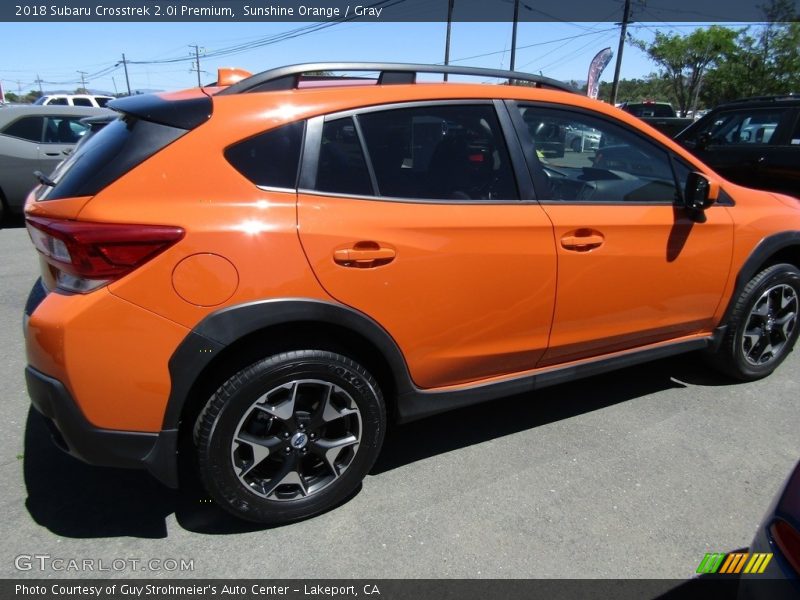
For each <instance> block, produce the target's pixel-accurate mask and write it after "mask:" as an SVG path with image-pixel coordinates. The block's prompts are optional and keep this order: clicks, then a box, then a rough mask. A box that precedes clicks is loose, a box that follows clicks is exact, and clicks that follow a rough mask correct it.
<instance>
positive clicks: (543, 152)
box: [519, 104, 680, 203]
mask: <svg viewBox="0 0 800 600" xmlns="http://www.w3.org/2000/svg"><path fill="white" fill-rule="evenodd" d="M519 110H520V113H521V115H522V120H523V122H524V123H525V127H526V129H527V133H528V134H529V136H528V139H529V140H530V142H528V143H530V144H531V145H532V147H530V148H526V149H525V151H526V153H529V160H531V163H532V164H533V165H535V166H536V170H537V173H536V176H535V184H536V188H537V195H538V196H539V197H540V198H541V199H542V200H564V201H589V202H594V201H597V202H659V203H673V202H675V201H677V200H678V199H679V198H680V195H679V190H678V186H677V185H676V179H675V174H674V171H673V164H672V162H671V161H670V157H669V154H668V153H667V151H666V150H664V149H662V148H660V147H658V146H657V145H655V144H651V143H649V142H647V140H645V139H643V138H642V137H640V136H639V135H637V134H636V133H634V132H632V131H629V130H628V129H627V128H625V127H624V126H622V125H617V124H615V123H612V122H610V121H606V120H605V119H600V118H595V117H593V116H591V115H588V114H585V113H578V112H571V111H566V110H558V109H551V108H541V107H538V106H531V105H524V104H523V105H519Z"/></svg>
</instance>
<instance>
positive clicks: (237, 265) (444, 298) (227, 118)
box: [26, 84, 800, 432]
mask: <svg viewBox="0 0 800 600" xmlns="http://www.w3.org/2000/svg"><path fill="white" fill-rule="evenodd" d="M200 94H201V92H199V91H198V90H190V91H186V92H181V93H175V94H165V95H163V97H164V98H174V99H178V98H192V97H199V95H200ZM494 98H500V99H503V98H507V99H519V100H530V101H539V102H548V103H553V104H561V105H563V106H564V107H579V108H585V109H587V110H591V111H594V112H596V113H602V114H605V115H607V116H608V117H610V118H612V119H615V120H617V121H620V122H623V123H625V124H626V125H628V126H629V127H632V128H634V129H638V130H640V131H643V132H645V133H646V134H647V135H648V136H650V137H651V138H653V139H655V140H657V141H658V142H660V143H661V144H663V145H664V146H665V147H667V148H668V149H669V150H670V151H672V152H674V153H675V154H677V155H679V156H681V157H682V158H683V159H684V160H686V161H687V162H688V163H690V164H692V165H694V166H695V168H696V169H697V170H698V171H701V172H703V173H705V174H706V175H707V176H708V177H709V178H711V179H713V180H715V181H721V185H722V188H723V189H724V190H726V191H727V192H728V193H729V194H730V195H731V196H732V197H733V199H734V200H735V202H736V206H735V208H733V209H728V208H726V207H724V206H715V207H712V208H710V209H709V210H708V211H706V212H707V216H708V220H707V222H706V223H692V222H690V221H689V220H688V219H686V218H684V217H681V216H680V215H679V214H678V211H676V210H674V209H673V207H672V206H652V205H650V206H624V207H622V206H620V207H613V206H609V205H602V204H598V205H587V204H570V203H564V204H563V205H555V204H553V203H548V204H541V205H540V204H538V203H536V202H515V203H512V204H509V203H503V204H488V203H487V204H472V205H469V206H466V205H458V204H453V203H451V202H442V203H429V204H415V203H405V202H380V201H374V200H368V199H352V198H351V199H348V198H332V197H327V196H324V195H318V194H313V195H312V194H301V195H300V196H299V197H298V195H297V194H294V193H289V192H285V193H284V192H276V191H265V190H262V189H259V188H258V187H257V186H255V185H254V184H252V183H251V182H250V181H248V180H247V179H245V178H244V177H243V176H242V175H241V174H239V173H238V172H237V171H236V170H235V169H234V168H233V167H232V166H231V165H230V164H229V163H228V162H227V161H226V160H225V158H224V156H223V153H222V150H223V149H224V148H225V147H227V146H228V145H230V144H233V143H234V142H238V141H240V140H242V139H245V138H247V137H250V136H253V135H256V134H258V133H261V132H263V131H266V130H268V129H271V128H273V127H276V126H278V125H281V124H283V123H287V122H291V121H295V120H298V119H303V118H308V117H312V116H316V115H322V114H329V113H334V112H337V111H341V110H346V109H354V108H359V107H363V106H372V105H380V104H386V103H397V102H413V101H418V100H447V99H494ZM212 100H213V115H212V117H211V118H210V120H209V121H207V122H206V123H204V124H202V125H200V126H199V127H197V128H196V129H195V130H192V131H191V132H190V133H188V134H187V135H185V136H184V137H182V138H180V139H178V140H177V141H175V142H174V143H172V144H170V145H169V146H167V147H165V148H164V149H163V150H161V151H159V152H158V153H156V154H155V155H153V156H152V157H151V158H149V159H148V160H146V161H145V162H144V163H142V164H141V165H139V166H137V167H135V168H134V169H133V170H131V171H130V172H128V173H127V174H125V175H124V176H123V177H121V178H120V179H118V180H117V181H115V182H113V183H111V184H110V185H108V186H107V187H106V188H105V189H103V190H102V191H101V192H99V193H98V194H97V195H96V196H94V197H92V198H88V197H81V198H71V199H64V200H52V201H47V202H36V201H35V200H34V199H33V196H31V197H29V200H28V203H27V207H26V211H27V213H28V214H29V215H39V216H50V217H55V218H68V219H79V220H82V221H97V222H105V223H138V224H160V225H179V226H180V227H182V228H183V229H185V231H186V235H185V237H184V238H183V239H182V240H181V241H180V242H179V243H177V244H176V245H174V246H172V247H170V248H169V249H168V250H166V251H165V252H163V253H162V254H160V255H158V256H157V257H156V258H154V259H153V260H151V261H150V262H148V263H147V265H146V267H145V268H140V269H138V270H135V271H133V272H132V273H130V274H128V275H127V276H125V277H124V278H122V279H120V280H119V281H116V282H114V283H112V284H111V285H110V286H108V287H107V288H105V289H101V290H98V291H95V292H92V293H90V294H87V295H73V296H68V295H62V294H57V293H53V294H50V295H49V296H48V297H47V298H46V299H45V300H44V301H43V302H42V304H41V305H40V306H39V308H38V309H37V310H36V312H35V314H34V315H33V316H32V317H31V319H30V323H29V333H28V359H29V362H30V364H31V365H32V366H34V367H35V368H37V369H39V370H41V371H42V372H44V373H47V374H48V375H50V376H52V377H55V378H58V379H59V380H61V381H62V382H63V383H64V384H65V385H66V386H67V387H68V388H69V390H70V392H71V393H72V394H73V396H74V397H75V398H76V401H77V402H78V403H79V406H80V409H81V410H82V411H83V413H84V414H85V416H86V417H87V418H88V420H89V421H90V422H91V423H92V424H94V425H96V426H99V427H105V428H109V429H121V430H129V431H150V432H154V431H159V429H160V427H161V424H162V419H163V416H164V411H165V407H166V402H167V398H168V395H169V392H170V375H169V372H168V365H167V363H168V361H169V358H170V356H171V355H172V353H173V352H174V351H175V349H176V348H177V346H178V345H179V344H180V343H181V341H182V340H183V339H184V337H185V336H186V335H187V333H188V332H189V331H190V330H191V328H193V327H194V326H196V325H197V324H198V322H200V321H201V320H202V319H203V318H204V317H206V316H207V315H209V314H210V313H212V312H214V311H216V310H219V309H220V308H223V307H226V306H232V305H236V304H242V303H246V302H251V301H254V300H265V299H270V298H309V299H318V300H325V301H329V302H331V301H338V302H341V303H343V304H346V305H349V306H352V307H353V308H355V309H357V310H360V311H362V312H364V313H365V314H367V315H368V316H370V317H372V318H373V319H375V320H376V321H377V322H378V323H380V324H381V325H382V326H383V327H384V328H385V329H386V330H387V331H388V332H389V334H390V335H391V336H392V338H393V339H394V340H395V341H396V342H397V343H398V345H399V347H400V348H401V350H402V352H403V354H404V356H405V359H406V362H407V365H408V367H409V371H410V373H411V376H412V379H413V381H414V382H415V383H416V384H417V385H418V386H420V387H423V388H429V389H438V388H441V389H450V388H453V387H459V386H463V385H465V384H467V383H472V384H477V383H490V382H494V381H498V380H501V379H504V378H511V377H517V376H520V375H523V374H528V373H531V372H535V370H536V369H537V368H538V369H542V368H552V367H553V366H554V365H559V366H561V365H564V366H569V365H570V364H574V362H573V361H576V360H580V359H587V358H592V359H593V358H597V357H599V356H603V355H606V354H608V355H612V354H614V353H617V352H619V351H620V350H623V349H626V348H633V347H643V346H647V345H651V344H654V343H655V344H657V343H663V342H664V341H667V340H671V341H680V340H686V339H693V338H695V337H702V336H704V335H707V334H708V333H709V332H710V331H711V330H712V329H713V328H714V327H715V326H716V325H718V324H719V321H720V319H721V318H722V315H723V312H724V310H725V308H726V306H727V305H728V302H729V300H730V298H731V295H732V293H733V290H734V285H735V279H736V273H737V272H738V271H739V269H740V267H741V266H742V264H743V263H744V261H745V260H746V259H747V257H748V256H749V254H750V252H752V250H753V248H754V247H755V246H756V245H757V244H758V242H759V241H760V240H761V239H763V238H764V237H765V236H767V235H770V234H772V233H774V232H776V231H786V230H800V211H798V212H797V214H796V217H793V216H792V215H793V214H794V213H792V214H791V215H788V216H787V208H786V206H785V205H784V204H781V203H780V202H779V201H778V200H776V199H775V198H774V196H772V195H770V194H766V193H763V192H757V191H754V190H749V189H745V188H740V187H738V186H734V185H732V184H729V183H728V182H725V181H722V180H721V179H720V178H719V177H718V176H717V175H716V174H714V173H713V171H711V170H710V169H709V168H708V167H706V166H704V165H702V164H701V163H700V162H699V161H698V160H697V159H696V158H694V157H693V156H692V155H691V154H689V153H688V152H687V151H686V150H684V149H683V148H682V147H680V146H678V145H677V144H675V143H673V142H672V141H671V140H670V139H668V138H666V137H665V136H663V135H662V134H660V133H658V132H657V131H655V130H654V129H652V128H650V127H649V126H647V125H646V124H644V123H643V122H641V121H640V120H638V119H637V118H636V117H633V116H632V115H629V114H627V113H625V112H622V111H620V110H618V109H616V108H614V107H611V106H609V105H606V104H603V103H600V102H597V101H594V100H591V99H588V98H585V97H582V96H579V95H575V94H569V93H565V92H559V91H552V90H545V89H534V88H523V87H510V86H489V85H465V84H416V85H387V86H374V87H359V88H358V90H357V95H355V94H354V89H353V88H347V87H343V88H336V87H330V88H313V89H301V90H294V91H289V92H270V93H254V94H240V95H229V96H215V97H213V98H212ZM734 211H735V213H734ZM734 214H735V218H732V215H734ZM582 228H590V229H593V230H596V231H597V232H598V233H599V234H600V235H602V236H603V237H604V242H603V245H602V246H600V247H599V248H597V249H594V250H591V251H588V252H570V251H566V250H565V249H564V248H563V247H562V246H561V244H560V243H559V241H560V240H561V238H563V237H565V236H569V235H571V234H573V233H574V232H575V231H576V230H578V229H582ZM360 241H374V242H377V243H379V244H381V245H386V246H390V247H392V248H393V249H394V250H395V253H396V257H395V259H394V260H393V261H392V262H391V263H389V264H387V265H385V266H382V267H380V268H376V269H356V268H346V267H343V266H341V265H340V264H337V262H336V261H335V260H334V256H333V255H334V252H336V251H337V250H342V249H346V248H348V247H349V246H350V245H352V244H355V243H357V242H360ZM642 250H644V255H641V254H642ZM196 257H205V258H196ZM187 261H188V262H187ZM657 270H658V271H659V272H661V273H662V275H661V276H659V277H656V276H654V273H655V272H656V271H657ZM202 282H205V285H199V283H202ZM205 287H208V288H209V289H208V290H207V293H206V292H204V291H203V289H204V288H205ZM551 326H552V327H551ZM112 372H113V373H114V377H113V378H111V377H108V378H107V377H105V374H107V373H112ZM120 381H122V382H130V385H128V386H120V383H119V382H120Z"/></svg>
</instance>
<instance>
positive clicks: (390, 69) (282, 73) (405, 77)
mask: <svg viewBox="0 0 800 600" xmlns="http://www.w3.org/2000/svg"><path fill="white" fill-rule="evenodd" d="M319 71H327V72H330V71H378V72H379V73H380V75H379V76H378V81H377V83H378V85H387V84H402V83H415V82H416V80H417V73H439V74H445V73H446V74H448V75H472V76H475V77H492V78H498V79H508V80H509V81H510V82H511V81H526V82H530V83H533V84H535V87H546V88H552V89H555V90H561V91H564V92H573V93H578V92H577V90H576V89H575V88H572V87H570V86H568V85H567V84H565V83H562V82H561V81H558V80H556V79H551V78H549V77H543V76H541V75H532V74H531V73H522V72H520V71H504V70H502V69H484V68H481V67H453V66H443V65H421V64H407V63H379V62H320V63H305V64H298V65H289V66H286V67H278V68H275V69H270V70H268V71H262V72H261V73H257V74H256V75H253V76H251V77H248V78H246V79H243V80H242V81H239V82H238V83H234V84H233V85H231V86H230V87H227V88H225V89H224V90H222V91H220V92H217V95H219V96H226V95H229V94H245V93H250V92H273V91H279V90H293V89H295V88H297V87H298V86H299V84H300V81H301V78H302V76H303V75H304V74H306V73H314V72H319Z"/></svg>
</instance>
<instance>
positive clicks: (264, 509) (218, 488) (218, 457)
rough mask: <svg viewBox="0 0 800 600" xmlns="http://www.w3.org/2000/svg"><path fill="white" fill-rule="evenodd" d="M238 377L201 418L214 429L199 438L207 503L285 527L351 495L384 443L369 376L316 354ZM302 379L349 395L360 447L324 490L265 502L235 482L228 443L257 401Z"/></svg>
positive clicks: (269, 362) (378, 401)
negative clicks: (358, 427)
mask: <svg viewBox="0 0 800 600" xmlns="http://www.w3.org/2000/svg"><path fill="white" fill-rule="evenodd" d="M242 373H248V374H249V375H248V376H246V378H245V380H244V381H242V380H241V379H239V380H238V381H237V382H235V383H234V384H233V385H232V386H231V387H230V388H227V389H226V387H225V386H223V388H220V390H221V391H222V393H223V394H224V396H225V397H224V398H223V400H224V402H223V403H221V406H218V407H216V408H217V410H214V409H213V408H212V410H211V411H209V412H208V414H206V415H205V418H206V419H213V425H212V427H211V431H210V433H209V435H208V436H207V437H206V438H202V437H201V439H200V443H199V447H198V452H199V462H200V470H201V474H202V476H203V479H204V481H205V483H206V487H207V489H208V491H209V493H210V494H211V495H212V497H213V498H214V499H215V500H216V501H217V502H218V503H220V504H221V505H222V506H223V507H225V508H227V509H228V510H231V511H232V512H234V513H235V514H236V515H237V516H240V517H242V518H245V519H248V520H254V521H259V522H266V523H284V522H290V521H294V520H297V519H301V518H304V517H307V516H311V515H314V514H318V513H319V512H322V511H324V510H327V509H328V508H332V507H334V506H336V505H337V504H338V503H340V502H341V501H343V500H344V499H346V498H347V497H348V496H349V495H350V494H352V493H353V492H354V491H355V490H356V489H357V487H358V485H359V483H360V482H361V480H362V479H363V478H364V477H365V476H366V474H367V472H368V471H369V469H370V468H372V465H373V464H374V462H375V459H376V458H377V455H378V452H379V451H380V447H381V445H382V443H383V436H384V430H385V420H386V418H385V411H384V408H383V401H382V398H381V393H380V390H379V388H378V386H377V384H376V383H375V381H374V380H373V379H372V378H371V376H370V375H369V374H368V373H367V372H366V371H364V370H363V369H362V368H360V367H359V366H358V365H356V364H355V363H352V361H349V360H348V359H345V358H344V357H341V356H339V355H335V354H331V353H328V352H316V351H308V352H301V353H289V354H286V355H278V356H275V357H271V358H269V359H266V360H264V361H261V362H259V363H256V364H255V365H252V366H251V367H249V368H248V369H245V370H244V371H242ZM302 379H318V380H322V381H327V382H330V383H333V384H335V385H337V386H339V387H341V388H342V389H344V390H345V391H346V392H347V393H348V394H350V396H351V397H352V398H353V401H354V402H355V403H356V405H357V406H358V409H359V411H360V413H361V441H360V442H359V447H358V451H357V452H356V455H355V457H354V458H353V461H352V462H351V463H350V465H349V466H348V468H347V470H346V471H345V472H344V473H343V474H342V475H341V476H340V477H339V478H338V479H337V480H336V481H334V482H332V483H331V484H329V485H328V486H326V487H325V488H324V489H322V490H320V491H318V492H315V493H314V494H312V495H310V496H308V497H306V498H300V499H297V500H286V501H278V500H268V499H266V498H264V497H262V496H259V495H258V494H256V493H255V492H253V491H252V490H250V489H249V488H248V487H247V486H245V485H244V484H243V483H242V482H241V481H240V480H239V478H238V477H237V475H236V473H235V472H234V468H233V465H232V463H231V443H232V440H233V436H234V434H235V433H236V430H237V428H238V425H239V422H240V420H241V418H242V416H243V415H244V414H245V412H246V411H247V410H249V408H250V407H251V406H252V404H253V403H254V402H255V401H256V400H257V399H258V398H259V397H260V396H261V395H263V394H264V393H265V392H267V391H269V390H271V389H274V388H275V387H278V386H280V385H282V384H285V383H289V382H290V381H293V380H302ZM201 418H202V417H201Z"/></svg>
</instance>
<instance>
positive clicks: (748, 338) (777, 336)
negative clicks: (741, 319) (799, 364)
mask: <svg viewBox="0 0 800 600" xmlns="http://www.w3.org/2000/svg"><path fill="white" fill-rule="evenodd" d="M797 309H798V298H797V292H796V291H795V289H794V288H793V287H792V286H790V285H787V284H779V285H775V286H773V287H770V288H768V289H767V290H765V291H764V293H763V294H761V296H759V298H758V300H756V302H755V304H754V305H753V308H752V309H751V311H750V314H749V315H748V317H747V322H746V323H745V327H744V332H743V335H742V351H743V353H744V357H745V360H747V362H748V363H749V364H751V365H756V366H758V365H764V364H767V363H769V362H770V361H772V360H774V359H775V358H776V357H779V356H780V355H781V354H782V353H783V350H784V348H785V347H786V345H787V343H788V342H789V340H790V339H791V337H792V333H793V332H794V328H795V327H796V326H797Z"/></svg>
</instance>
